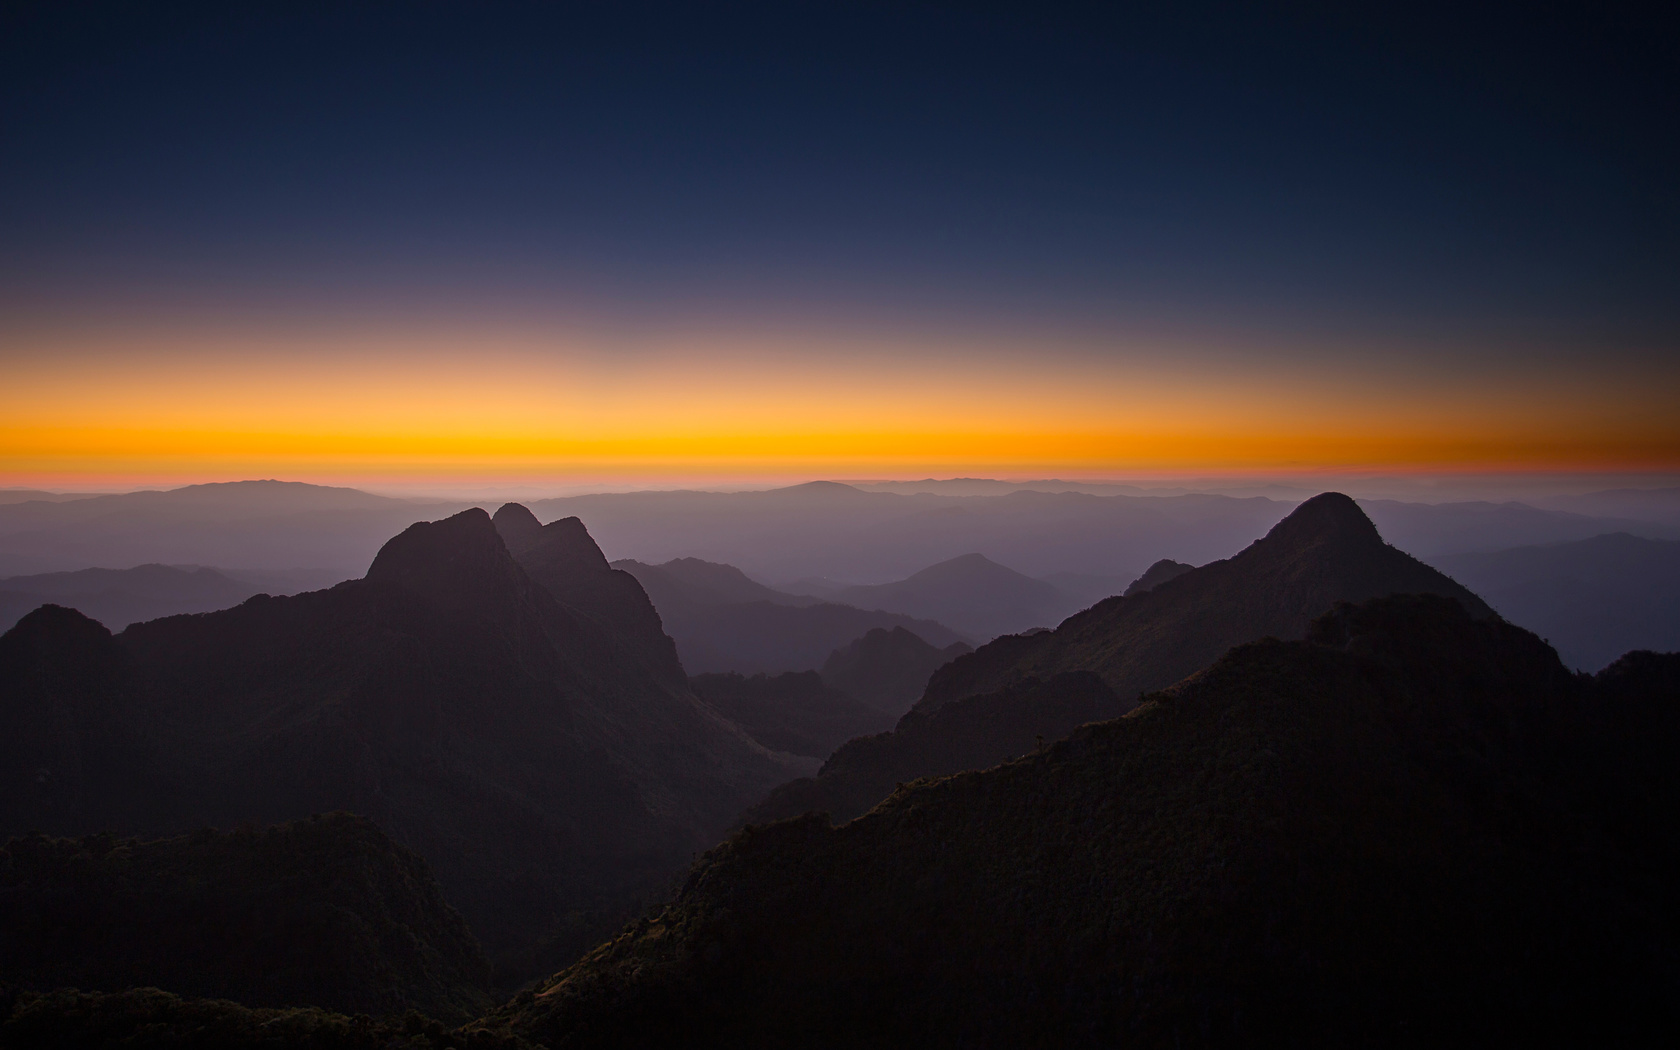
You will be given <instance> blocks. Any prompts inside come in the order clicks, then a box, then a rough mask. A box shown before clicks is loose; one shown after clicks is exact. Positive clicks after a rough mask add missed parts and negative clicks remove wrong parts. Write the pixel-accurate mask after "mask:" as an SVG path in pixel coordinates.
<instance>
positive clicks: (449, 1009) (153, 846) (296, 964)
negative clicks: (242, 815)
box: [0, 813, 492, 1023]
mask: <svg viewBox="0 0 1680 1050" xmlns="http://www.w3.org/2000/svg"><path fill="white" fill-rule="evenodd" d="M0 982H9V983H11V984H13V985H22V986H25V987H34V988H36V989H39V990H43V991H44V990H50V989H54V988H62V987H77V988H81V989H84V990H89V991H112V992H115V991H121V990H123V989H125V988H129V987H135V986H141V987H148V986H149V987H156V988H164V989H167V990H169V991H172V992H176V993H179V994H182V995H186V996H196V997H208V998H218V999H234V1000H237V1001H239V1002H241V1003H244V1004H246V1005H249V1006H271V1007H280V1006H319V1007H322V1008H325V1009H328V1010H336V1011H340V1012H343V1013H368V1014H376V1015H386V1014H400V1013H402V1012H404V1011H406V1010H411V1009H412V1010H420V1011H422V1012H424V1013H426V1014H429V1015H431V1016H433V1017H439V1018H444V1019H447V1020H452V1021H454V1022H456V1023H459V1022H460V1021H465V1020H467V1019H469V1018H471V1017H474V1016H477V1015H478V1014H481V1013H483V1012H484V1011H485V1010H487V1009H488V1008H489V1007H490V1005H491V1003H492V1000H491V998H490V995H489V992H488V990H487V989H488V987H489V985H490V964H489V962H488V961H486V960H485V958H484V953H483V952H482V951H481V950H480V949H479V946H478V942H477V941H476V940H474V939H473V936H472V934H471V933H469V932H468V930H467V924H466V923H465V922H464V921H463V920H462V919H461V916H460V915H459V914H457V913H456V912H455V910H454V909H453V908H451V907H449V906H448V905H447V904H445V903H444V901H443V896H442V894H441V892H440V891H439V890H438V886H437V883H436V882H435V881H433V879H432V875H431V872H430V871H429V870H428V869H427V867H426V864H425V862H424V861H422V860H421V859H420V858H419V857H417V856H415V855H414V854H413V853H410V852H409V851H407V850H405V849H403V848H402V847H401V846H398V845H397V844H396V843H394V842H392V841H391V840H390V838H388V837H387V836H386V835H385V833H384V832H382V831H380V830H379V829H378V828H377V827H375V826H374V825H373V824H371V823H370V822H368V821H366V820H364V819H362V818H359V817H353V816H351V815H349V814H345V813H338V814H331V815H328V816H326V817H317V818H313V819H310V820H303V821H298V822H295V823H291V824H282V825H279V826H276V827H271V828H266V829H263V830H260V831H259V830H256V829H255V828H249V829H246V830H240V831H235V832H232V833H227V834H224V833H220V832H216V831H213V830H208V829H206V830H202V831H197V832H194V833H192V834H190V835H183V836H181V837H178V838H172V839H163V840H153V841H140V840H136V839H119V838H117V837H116V836H114V835H110V834H105V835H90V836H87V837H85V838H80V839H52V838H47V837H45V836H41V835H34V836H29V837H26V838H14V839H11V840H10V841H8V842H7V843H6V844H5V847H4V850H3V851H0Z"/></svg>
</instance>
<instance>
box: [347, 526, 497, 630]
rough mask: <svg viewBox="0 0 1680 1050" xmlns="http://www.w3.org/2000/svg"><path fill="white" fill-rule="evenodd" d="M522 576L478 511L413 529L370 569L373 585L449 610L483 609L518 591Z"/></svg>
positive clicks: (392, 543)
mask: <svg viewBox="0 0 1680 1050" xmlns="http://www.w3.org/2000/svg"><path fill="white" fill-rule="evenodd" d="M523 576H524V574H523V573H522V572H521V571H520V569H519V566H518V565H516V564H515V563H514V561H513V558H512V556H511V555H509V554H508V551H507V547H506V546H505V545H504V544H503V543H502V538H501V536H500V535H498V534H497V532H496V526H495V525H493V524H492V523H491V521H490V515H488V514H486V513H485V512H484V511H483V510H481V509H479V508H478V507H473V508H472V509H470V510H464V511H462V512H461V513H459V514H456V515H454V516H452V517H448V518H444V519H443V520H442V521H421V522H416V523H415V524H413V525H410V526H409V527H408V528H406V529H404V530H403V531H402V532H401V533H400V534H399V535H397V536H395V537H393V538H392V539H390V540H389V541H387V542H386V544H385V546H383V547H381V548H380V549H379V553H378V554H377V555H376V556H375V557H374V559H373V564H372V565H371V566H369V567H368V571H367V578H368V580H369V581H370V582H375V583H387V584H394V585H395V586H398V587H401V588H402V589H403V590H406V591H409V592H411V593H413V594H417V595H419V596H420V597H422V598H425V599H426V600H427V601H430V602H432V603H434V604H437V605H441V606H443V607H445V608H451V609H454V608H461V607H464V606H470V607H483V606H485V605H486V604H487V603H494V602H497V601H499V600H501V599H502V598H505V597H506V596H507V595H509V594H511V593H515V592H517V591H518V590H519V589H520V583H521V581H522V577H523Z"/></svg>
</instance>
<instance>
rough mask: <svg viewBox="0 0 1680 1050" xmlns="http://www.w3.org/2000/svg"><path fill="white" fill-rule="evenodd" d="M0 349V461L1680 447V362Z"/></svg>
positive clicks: (566, 472) (1470, 454)
mask: <svg viewBox="0 0 1680 1050" xmlns="http://www.w3.org/2000/svg"><path fill="white" fill-rule="evenodd" d="M1099 351H1100V352H1099ZM0 374H3V376H4V378H5V383H4V386H3V388H0V485H25V486H27V485H46V486H47V487H66V486H69V487H73V486H74V485H75V484H76V483H77V480H78V479H85V480H87V481H89V482H91V481H93V480H94V479H99V481H100V482H101V483H106V484H109V483H113V482H117V481H118V479H124V478H128V479H134V478H142V477H144V478H163V477H168V478H179V479H192V480H208V479H210V478H212V477H214V478H217V479H223V480H225V479H228V478H232V477H257V476H261V477H270V476H283V477H309V478H312V479H317V480H330V479H333V478H347V479H348V478H368V477H398V478H400V477H413V478H420V477H436V478H452V477H453V478H464V477H471V476H496V477H558V476H565V477H572V478H609V477H617V478H637V477H646V478H654V477H658V478H680V477H684V476H702V475H703V476H711V477H717V476H730V477H736V478H741V479H752V478H766V479H768V478H777V477H793V476H800V475H803V476H807V477H809V476H830V477H833V476H845V475H852V476H859V475H868V476H875V477H909V476H927V475H928V474H932V473H940V474H947V475H949V474H986V473H991V474H1008V475H1015V476H1022V475H1024V474H1029V473H1030V474H1036V475H1037V476H1087V477H1089V476H1097V475H1100V474H1105V473H1107V474H1112V473H1115V472H1134V473H1148V472H1162V471H1169V472H1173V471H1178V472H1186V471H1204V472H1205V471H1227V472H1239V473H1240V472H1255V471H1265V470H1283V471H1292V472H1307V471H1322V470H1337V469H1347V470H1383V471H1389V472H1410V471H1423V470H1435V471H1468V470H1499V471H1543V470H1604V471H1626V470H1655V471H1672V470H1675V469H1677V468H1680V422H1676V419H1675V418H1674V417H1675V413H1673V412H1672V405H1674V404H1677V403H1680V370H1677V369H1674V368H1657V369H1653V368H1651V367H1643V368H1616V367H1607V366H1603V365H1600V364H1595V365H1594V367H1592V368H1590V369H1588V368H1585V367H1582V368H1576V369H1570V368H1565V367H1562V366H1545V365H1541V364H1535V365H1533V366H1532V367H1524V368H1522V369H1513V370H1511V372H1510V374H1497V373H1496V372H1493V371H1490V369H1489V368H1487V367H1486V366H1476V365H1474V364H1473V363H1470V362H1465V361H1453V360H1435V361H1430V362H1426V363H1425V364H1423V365H1419V364H1418V363H1417V362H1416V361H1411V360H1406V359H1402V358H1398V357H1365V358H1360V357H1357V356H1350V355H1342V356H1339V357H1338V356H1333V355H1318V356H1312V355H1305V354H1303V355H1301V356H1300V357H1299V358H1297V359H1293V360H1285V361H1282V362H1280V361H1279V360H1277V359H1276V358H1275V357H1265V356H1262V355H1254V356H1253V357H1252V358H1245V357H1243V356H1241V355H1235V354H1223V355H1222V354H1220V353H1216V352H1212V351H1208V352H1164V351H1162V350H1161V349H1160V348H1150V347H1143V348H1132V349H1128V348H1126V347H1124V346H1120V347H1109V348H1098V351H1093V350H1092V349H1091V348H1089V347H1070V346H1065V345H1046V344H1032V343H1023V342H1021V341H1019V340H1018V339H1017V340H1016V341H1015V342H1013V343H1011V342H1009V341H1008V340H1001V341H998V342H995V343H991V344H985V343H980V342H978V341H977V342H976V343H975V344H974V345H973V346H970V347H968V348H966V349H965V348H964V347H963V346H960V345H956V344H946V345H936V344H929V343H918V342H916V341H914V340H910V339H899V340H897V341H894V340H891V339H871V340H852V341H850V342H847V341H845V340H840V339H830V340H827V341H823V340H817V339H806V340H804V341H800V342H788V341H786V340H783V341H777V340H776V339H773V338H769V337H765V336H763V335H762V334H760V335H757V336H751V335H749V336H730V335H729V334H727V333H724V334H718V333H688V334H686V335H681V336H671V337H668V338H663V339H661V340H648V341H644V342H643V343H639V344H637V345H634V346H631V347H629V348H628V349H626V348H625V347H622V346H611V345H608V346H606V347H605V348H604V349H603V348H602V346H600V345H591V344H590V343H589V342H588V341H587V340H584V339H581V338H579V339H575V340H572V341H570V342H568V341H565V340H560V339H546V340H544V339H535V338H519V339H516V338H512V337H506V336H498V337H496V338H489V337H485V336H483V335H479V336H476V337H473V336H467V335H463V334H461V333H453V334H451V333H446V332H430V333H420V334H417V335H412V336H408V337H402V338H399V337H397V336H394V335H385V336H382V337H377V338H376V337H372V336H369V335H367V334H365V333H363V334H351V335H342V336H339V337H332V336H323V337H319V338H313V339H300V338H296V337H292V338H286V339H281V338H278V337H276V338H273V339H269V340H266V341H264V340H253V339H248V338H242V337H240V336H238V335H237V333H235V334H231V335H229V334H223V335H219V336H218V335H206V334H204V333H199V334H197V335H194V336H192V337H191V338H186V337H183V338H182V339H179V340H173V341H172V340H168V339H165V338H163V337H161V336H157V335H155V334H153V335H149V336H145V337H143V338H142V337H140V336H134V337H127V338H123V339H119V338H115V337H112V336H109V335H106V336H103V337H101V338H98V339H90V338H83V339H80V340H77V339H70V338H68V337H62V336H61V337H54V338H47V337H45V336H41V335H39V334H36V335H17V334H14V335H13V336H12V337H10V338H8V339H6V340H5V341H4V342H3V343H0Z"/></svg>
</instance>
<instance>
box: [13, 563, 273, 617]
mask: <svg viewBox="0 0 1680 1050" xmlns="http://www.w3.org/2000/svg"><path fill="white" fill-rule="evenodd" d="M259 591H260V588H256V587H252V586H251V585H250V584H249V583H245V582H243V581H239V580H234V579H230V578H229V577H227V576H226V575H224V574H222V573H219V572H217V571H216V570H214V569H205V568H196V569H179V568H171V567H170V566H168V565H141V566H138V567H136V568H133V569H82V570H81V571H79V572H50V573H44V574H41V575H37V576H13V577H11V578H10V579H5V580H0V631H4V630H7V629H9V628H10V627H11V626H12V624H14V623H17V622H18V620H19V619H21V618H22V617H23V614H24V613H26V612H28V611H29V610H31V609H33V608H35V607H36V606H39V605H44V604H46V603H48V602H52V603H54V604H58V605H69V606H73V607H75V608H76V609H78V610H80V611H81V612H83V613H84V614H86V615H88V616H91V617H93V618H94V619H95V620H98V621H99V622H100V623H102V624H104V625H105V626H107V627H109V628H111V629H112V630H115V631H120V630H122V629H123V628H124V627H127V626H128V625H129V624H131V623H139V622H140V621H142V620H156V619H158V618H159V617H163V616H177V615H180V614H181V613H197V612H211V611H213V610H216V609H226V608H228V607H230V606H234V605H238V604H239V603H240V602H242V601H244V600H245V599H247V598H249V597H251V595H253V594H257V593H258V592H259Z"/></svg>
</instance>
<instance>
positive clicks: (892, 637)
mask: <svg viewBox="0 0 1680 1050" xmlns="http://www.w3.org/2000/svg"><path fill="white" fill-rule="evenodd" d="M967 652H973V647H972V646H970V645H968V644H967V643H965V642H952V643H951V644H950V645H947V646H945V647H944V648H935V647H934V646H931V645H929V644H928V643H927V642H925V641H923V640H922V639H921V638H920V637H919V636H917V635H916V634H914V633H913V632H911V631H907V630H905V629H904V628H902V627H894V628H892V629H891V630H888V629H886V628H885V627H876V628H873V629H871V630H870V631H869V632H868V633H867V634H865V635H864V636H863V637H862V638H859V639H857V640H856V641H854V642H852V643H851V644H850V645H847V646H845V647H843V648H840V649H836V650H834V652H832V653H830V654H829V656H828V659H827V660H824V661H823V665H822V680H823V681H824V682H826V683H827V684H828V685H830V686H832V687H834V688H835V689H838V690H840V691H841V692H843V693H845V694H847V695H848V696H853V697H856V698H857V699H859V700H861V701H863V702H864V703H866V704H868V705H870V706H871V707H874V708H876V709H877V710H880V711H883V712H885V713H886V714H887V715H889V716H890V718H891V719H892V720H896V719H897V718H899V716H901V715H903V714H904V712H906V711H908V710H910V705H912V704H914V703H915V702H916V701H917V700H918V699H920V698H921V695H922V692H923V690H925V689H926V688H927V683H928V678H929V677H931V676H932V675H933V672H934V671H936V670H938V669H939V668H941V667H943V666H944V665H945V664H947V663H949V662H951V661H952V660H954V659H956V658H957V657H959V656H961V655H962V654H964V653H967ZM881 728H883V729H885V728H886V726H882V727H881ZM830 750H832V748H831V749H830ZM823 754H824V755H825V756H826V755H827V754H828V752H826V751H825V752H823Z"/></svg>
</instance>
